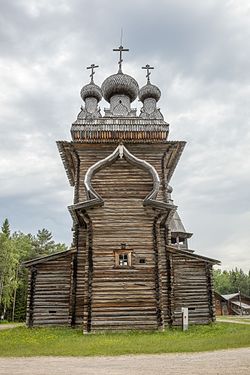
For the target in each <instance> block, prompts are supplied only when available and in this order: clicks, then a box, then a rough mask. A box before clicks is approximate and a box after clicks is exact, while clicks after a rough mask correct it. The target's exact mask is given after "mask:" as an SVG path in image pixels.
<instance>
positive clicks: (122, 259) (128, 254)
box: [114, 250, 132, 268]
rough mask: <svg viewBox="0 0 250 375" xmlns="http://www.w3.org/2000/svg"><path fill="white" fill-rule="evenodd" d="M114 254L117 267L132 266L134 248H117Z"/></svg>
mask: <svg viewBox="0 0 250 375" xmlns="http://www.w3.org/2000/svg"><path fill="white" fill-rule="evenodd" d="M114 255H115V267H116V268H129V267H131V266H132V250H117V251H115V253H114Z"/></svg>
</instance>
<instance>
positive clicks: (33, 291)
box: [28, 254, 72, 327]
mask: <svg viewBox="0 0 250 375" xmlns="http://www.w3.org/2000/svg"><path fill="white" fill-rule="evenodd" d="M71 276H72V255H71V254H70V255H68V256H66V257H61V258H59V259H57V260H50V261H48V262H45V263H41V264H37V265H36V266H34V267H32V269H31V276H30V284H31V287H30V289H29V290H30V293H29V297H28V306H29V314H28V325H29V326H30V327H33V326H42V325H68V324H70V322H71V317H70V309H69V307H70V298H71V285H72V280H71Z"/></svg>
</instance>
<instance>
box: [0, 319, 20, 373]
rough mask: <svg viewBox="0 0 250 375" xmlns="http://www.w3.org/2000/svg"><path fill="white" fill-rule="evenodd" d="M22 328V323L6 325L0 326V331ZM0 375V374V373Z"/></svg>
mask: <svg viewBox="0 0 250 375" xmlns="http://www.w3.org/2000/svg"><path fill="white" fill-rule="evenodd" d="M22 326H24V323H13V324H12V323H7V324H0V330H2V329H10V328H17V327H22ZM0 374H1V372H0Z"/></svg>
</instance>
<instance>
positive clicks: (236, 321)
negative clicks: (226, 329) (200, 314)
mask: <svg viewBox="0 0 250 375" xmlns="http://www.w3.org/2000/svg"><path fill="white" fill-rule="evenodd" d="M220 322H223V323H236V324H250V320H249V322H246V321H245V320H244V321H243V320H242V322H241V321H240V320H233V319H232V320H231V319H218V320H217V323H220Z"/></svg>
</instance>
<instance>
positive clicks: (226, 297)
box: [221, 293, 239, 300]
mask: <svg viewBox="0 0 250 375" xmlns="http://www.w3.org/2000/svg"><path fill="white" fill-rule="evenodd" d="M238 295H239V293H233V294H221V297H223V298H224V299H226V300H230V299H231V298H234V297H237V296H238Z"/></svg>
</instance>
